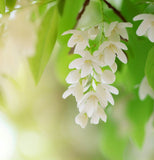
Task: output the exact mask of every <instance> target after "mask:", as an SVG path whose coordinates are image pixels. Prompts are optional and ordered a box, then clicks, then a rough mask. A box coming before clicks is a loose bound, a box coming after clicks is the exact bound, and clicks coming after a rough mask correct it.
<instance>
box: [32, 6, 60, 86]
mask: <svg viewBox="0 0 154 160" xmlns="http://www.w3.org/2000/svg"><path fill="white" fill-rule="evenodd" d="M57 25H58V12H57V8H56V6H54V7H51V8H50V9H49V10H48V11H47V13H46V15H45V16H44V18H43V20H42V23H41V25H40V28H39V31H38V41H37V45H36V52H35V55H34V57H32V58H30V59H29V64H30V68H31V71H32V73H33V76H34V79H35V82H36V84H37V83H38V82H39V80H40V78H41V75H42V73H43V71H44V69H45V67H46V65H47V63H48V61H49V58H50V56H51V53H52V50H53V48H54V45H55V42H56V38H57Z"/></svg>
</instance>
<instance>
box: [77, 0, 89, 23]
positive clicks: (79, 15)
mask: <svg viewBox="0 0 154 160" xmlns="http://www.w3.org/2000/svg"><path fill="white" fill-rule="evenodd" d="M89 2H90V0H85V2H84V4H83V8H82V10H81V11H80V12H79V14H78V16H77V18H76V20H77V21H78V20H79V19H80V18H81V16H82V14H83V13H84V11H85V9H86V7H87V5H88V4H89Z"/></svg>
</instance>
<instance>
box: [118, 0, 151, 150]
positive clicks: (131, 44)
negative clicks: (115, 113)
mask: <svg viewBox="0 0 154 160" xmlns="http://www.w3.org/2000/svg"><path fill="white" fill-rule="evenodd" d="M130 10H131V12H130ZM127 13H129V14H127ZM138 13H139V10H138V7H136V6H134V3H132V2H131V1H130V0H125V1H123V6H122V14H123V15H124V17H125V18H126V19H127V20H129V21H132V19H133V17H134V16H136V15H137V14H138ZM132 23H133V26H134V27H133V28H132V29H130V30H129V41H128V42H127V46H128V51H127V55H128V64H126V65H125V66H124V68H123V71H122V72H120V73H118V77H117V79H118V81H119V80H120V81H121V83H123V86H124V87H125V89H126V90H127V92H129V93H130V95H131V96H132V97H133V98H132V100H131V101H130V103H129V104H128V109H127V115H128V120H129V121H130V123H131V126H132V128H130V134H131V137H132V139H133V140H134V142H135V143H136V144H137V145H138V146H139V147H141V146H142V145H143V142H144V137H145V131H144V129H145V124H146V123H147V121H148V119H149V117H150V115H151V112H152V106H153V101H152V99H150V98H149V99H146V100H145V101H141V100H140V99H139V97H138V90H137V89H136V88H137V87H139V84H140V83H141V80H142V79H143V77H144V76H145V72H144V70H145V64H146V59H147V56H148V54H147V53H148V52H149V50H150V48H151V47H152V46H153V44H152V43H151V42H150V41H149V39H148V38H146V37H143V36H142V37H138V36H137V35H136V30H137V28H138V24H139V23H136V22H132Z"/></svg>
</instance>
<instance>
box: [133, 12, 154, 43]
mask: <svg viewBox="0 0 154 160" xmlns="http://www.w3.org/2000/svg"><path fill="white" fill-rule="evenodd" d="M133 20H134V21H138V20H143V22H142V23H141V24H140V26H139V27H138V29H137V31H136V34H137V35H138V36H143V35H145V34H146V33H147V36H148V38H149V39H150V41H151V42H154V15H153V14H139V15H137V16H136V17H134V19H133Z"/></svg>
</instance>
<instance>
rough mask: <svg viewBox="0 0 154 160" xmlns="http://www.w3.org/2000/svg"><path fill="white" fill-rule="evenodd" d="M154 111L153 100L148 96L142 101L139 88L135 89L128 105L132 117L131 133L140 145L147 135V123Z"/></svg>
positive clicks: (128, 113)
mask: <svg viewBox="0 0 154 160" xmlns="http://www.w3.org/2000/svg"><path fill="white" fill-rule="evenodd" d="M152 112H153V100H152V99H151V98H150V97H147V98H146V99H145V100H144V101H141V100H140V99H139V97H138V90H136V91H135V94H134V97H133V99H132V100H131V101H130V102H129V104H128V107H127V115H128V118H129V119H130V124H131V128H130V134H131V136H132V139H133V140H134V142H135V143H136V144H137V145H138V147H140V148H141V147H142V145H143V142H144V137H145V125H146V123H147V121H148V120H149V118H150V116H151V114H152Z"/></svg>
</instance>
